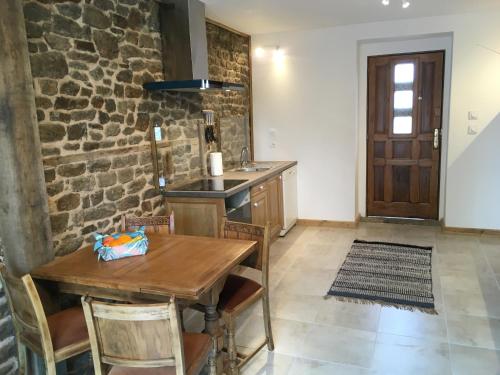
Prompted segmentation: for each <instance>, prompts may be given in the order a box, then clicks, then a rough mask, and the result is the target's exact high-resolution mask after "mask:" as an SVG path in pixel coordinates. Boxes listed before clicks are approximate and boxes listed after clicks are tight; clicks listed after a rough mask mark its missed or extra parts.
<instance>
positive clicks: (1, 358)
mask: <svg viewBox="0 0 500 375" xmlns="http://www.w3.org/2000/svg"><path fill="white" fill-rule="evenodd" d="M3 254H4V248H3V245H2V239H1V238H0V262H3ZM17 369H18V362H17V347H16V338H15V336H14V327H13V325H12V317H11V315H10V310H9V305H8V303H7V297H6V296H5V290H4V286H3V285H2V283H1V282H0V374H6V375H13V374H15V373H17Z"/></svg>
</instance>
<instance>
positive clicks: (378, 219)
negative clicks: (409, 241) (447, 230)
mask: <svg viewBox="0 0 500 375" xmlns="http://www.w3.org/2000/svg"><path fill="white" fill-rule="evenodd" d="M360 221H361V222H363V223H385V224H408V225H424V226H430V227H440V226H441V223H440V222H439V221H438V220H430V219H418V218H411V217H388V216H367V217H362V218H360Z"/></svg>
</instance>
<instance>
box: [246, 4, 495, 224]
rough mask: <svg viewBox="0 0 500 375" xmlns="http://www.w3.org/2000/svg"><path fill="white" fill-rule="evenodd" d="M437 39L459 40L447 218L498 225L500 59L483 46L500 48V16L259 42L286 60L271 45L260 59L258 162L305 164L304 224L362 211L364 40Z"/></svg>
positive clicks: (256, 69)
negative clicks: (472, 114) (473, 115)
mask: <svg viewBox="0 0 500 375" xmlns="http://www.w3.org/2000/svg"><path fill="white" fill-rule="evenodd" d="M439 33H452V35H453V59H452V63H453V68H452V72H451V96H450V117H449V134H448V145H449V147H448V152H447V165H446V169H445V171H444V172H445V175H446V190H445V191H444V195H445V202H444V204H445V206H444V208H443V209H444V218H445V222H446V225H448V226H454V227H467V228H487V229H500V215H498V214H497V213H498V209H499V208H500V194H498V192H497V191H498V186H500V147H499V146H500V134H499V133H500V129H499V128H500V115H499V112H500V54H497V53H494V52H492V51H489V50H488V49H486V48H484V47H487V48H491V49H494V50H496V51H500V12H490V13H488V14H469V15H458V16H446V17H431V18H421V19H413V20H405V21H395V22H383V23H373V24H363V25H352V26H345V27H336V28H328V29H319V30H309V31H299V32H287V33H279V34H266V35H255V36H254V37H253V41H252V44H253V45H254V46H273V45H280V46H281V48H282V49H283V50H284V51H285V60H284V61H283V62H282V63H281V64H276V63H275V62H274V61H273V59H272V58H271V57H270V56H269V55H270V52H271V51H270V49H266V52H268V54H267V56H264V57H260V58H259V57H256V56H255V54H254V59H253V90H254V91H253V95H254V127H255V130H254V133H255V152H256V159H260V160H292V159H293V160H298V161H299V187H298V188H299V217H300V218H304V219H324V220H340V221H351V220H354V219H355V217H356V215H357V213H358V212H359V211H360V210H362V209H363V204H359V205H358V204H357V194H356V186H357V183H358V181H357V180H358V178H357V177H358V174H357V171H356V168H357V164H358V160H359V159H360V157H361V154H359V155H358V147H357V146H358V144H361V140H360V138H359V136H358V135H359V134H361V135H363V137H364V133H363V132H362V131H361V130H360V129H359V128H358V121H360V120H361V117H359V116H358V111H359V110H360V108H361V107H360V105H358V94H359V93H358V84H359V83H360V82H359V80H358V61H359V58H360V53H363V51H362V48H359V49H358V44H359V45H362V43H363V42H362V41H367V40H371V41H373V40H375V39H380V41H379V42H381V41H383V40H384V39H394V38H400V39H414V38H415V37H419V36H429V35H431V34H439ZM431 49H432V48H431ZM362 105H363V104H362ZM364 105H366V104H365V103H364ZM471 110H472V111H477V113H478V115H479V120H477V121H475V122H473V125H474V126H475V130H476V131H477V134H475V135H469V134H468V132H467V127H468V125H469V122H468V120H467V113H468V111H471ZM358 117H359V118H358ZM270 129H275V134H276V136H275V139H273V136H272V132H270ZM494 137H496V138H494ZM272 142H274V143H275V147H274V148H272V147H271V143H272ZM360 151H361V152H362V150H360ZM359 173H360V175H362V173H364V172H363V171H360V172H359ZM359 182H360V183H361V179H360V181H359ZM359 199H360V200H362V199H364V197H359Z"/></svg>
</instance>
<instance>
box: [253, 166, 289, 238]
mask: <svg viewBox="0 0 500 375" xmlns="http://www.w3.org/2000/svg"><path fill="white" fill-rule="evenodd" d="M251 196H252V222H253V223H254V224H257V225H265V224H266V223H267V222H269V223H270V224H271V237H272V238H274V237H277V236H278V234H279V232H280V231H281V228H282V225H283V194H282V187H281V176H274V177H271V178H270V179H269V180H267V181H265V182H263V183H260V184H258V185H256V186H254V187H252V190H251Z"/></svg>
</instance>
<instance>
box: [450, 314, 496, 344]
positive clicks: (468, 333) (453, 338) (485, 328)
mask: <svg viewBox="0 0 500 375" xmlns="http://www.w3.org/2000/svg"><path fill="white" fill-rule="evenodd" d="M447 324H448V334H449V338H450V343H452V344H458V345H466V346H475V347H481V348H486V349H497V350H498V349H500V320H499V319H493V318H484V317H477V316H467V315H454V314H448V316H447Z"/></svg>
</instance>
